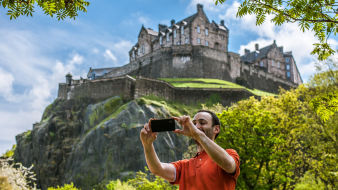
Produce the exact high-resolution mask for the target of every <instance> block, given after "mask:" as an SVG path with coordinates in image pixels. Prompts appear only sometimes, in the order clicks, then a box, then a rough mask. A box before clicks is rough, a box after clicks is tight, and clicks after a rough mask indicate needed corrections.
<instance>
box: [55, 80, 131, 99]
mask: <svg viewBox="0 0 338 190" xmlns="http://www.w3.org/2000/svg"><path fill="white" fill-rule="evenodd" d="M134 90H135V79H133V78H131V77H129V76H125V77H117V78H110V79H98V80H87V81H85V82H83V83H80V82H79V80H73V81H72V85H67V84H59V92H58V98H61V99H73V98H81V97H85V98H92V99H96V100H102V99H106V98H108V97H111V96H116V95H118V96H121V97H123V98H125V99H133V98H134V96H133V95H134Z"/></svg>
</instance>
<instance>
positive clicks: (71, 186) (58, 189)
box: [48, 183, 80, 190]
mask: <svg viewBox="0 0 338 190" xmlns="http://www.w3.org/2000/svg"><path fill="white" fill-rule="evenodd" d="M48 190H80V189H78V188H76V187H74V184H73V183H71V184H64V186H63V187H59V186H57V187H56V188H54V187H48Z"/></svg>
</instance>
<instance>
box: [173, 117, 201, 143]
mask: <svg viewBox="0 0 338 190" xmlns="http://www.w3.org/2000/svg"><path fill="white" fill-rule="evenodd" d="M173 118H174V119H175V120H176V121H177V122H178V123H179V124H180V125H181V127H182V129H176V130H175V131H174V132H175V133H178V134H182V135H185V136H188V137H191V138H193V139H197V137H198V135H199V134H201V133H203V132H201V131H200V130H199V129H198V128H197V127H196V126H195V125H194V124H193V123H192V121H191V119H190V117H189V116H185V115H184V116H181V117H173Z"/></svg>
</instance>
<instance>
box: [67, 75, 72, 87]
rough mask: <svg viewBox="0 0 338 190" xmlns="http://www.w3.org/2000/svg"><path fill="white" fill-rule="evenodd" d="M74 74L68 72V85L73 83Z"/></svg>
mask: <svg viewBox="0 0 338 190" xmlns="http://www.w3.org/2000/svg"><path fill="white" fill-rule="evenodd" d="M72 77H73V76H72V75H71V74H70V73H68V74H67V75H66V84H67V85H68V86H70V85H71V84H72Z"/></svg>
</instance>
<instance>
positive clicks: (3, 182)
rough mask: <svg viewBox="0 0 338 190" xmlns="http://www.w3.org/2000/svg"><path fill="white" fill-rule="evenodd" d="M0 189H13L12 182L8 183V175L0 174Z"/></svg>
mask: <svg viewBox="0 0 338 190" xmlns="http://www.w3.org/2000/svg"><path fill="white" fill-rule="evenodd" d="M0 189H1V190H12V189H13V188H12V186H11V184H9V183H8V179H7V177H4V176H0Z"/></svg>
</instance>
